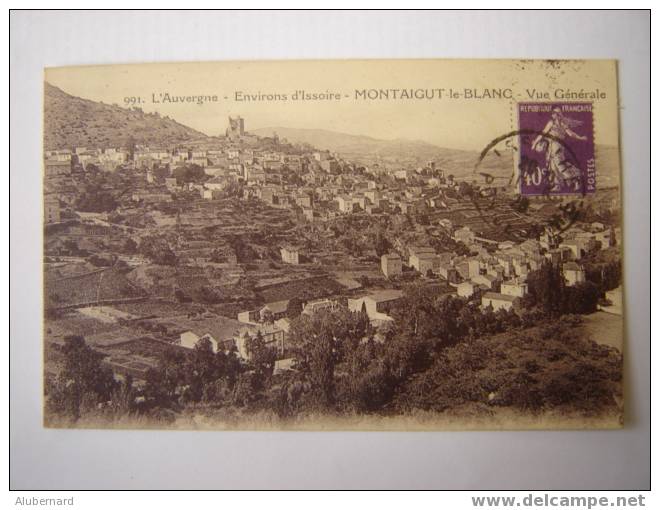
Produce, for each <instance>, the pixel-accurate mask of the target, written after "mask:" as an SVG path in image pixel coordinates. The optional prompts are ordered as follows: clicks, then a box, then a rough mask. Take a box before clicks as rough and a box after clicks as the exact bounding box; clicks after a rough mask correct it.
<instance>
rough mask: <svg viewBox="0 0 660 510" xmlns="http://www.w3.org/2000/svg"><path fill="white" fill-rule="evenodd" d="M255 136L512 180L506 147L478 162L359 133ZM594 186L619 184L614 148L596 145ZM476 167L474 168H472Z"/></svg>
mask: <svg viewBox="0 0 660 510" xmlns="http://www.w3.org/2000/svg"><path fill="white" fill-rule="evenodd" d="M251 132H252V133H254V134H256V135H259V136H271V135H272V134H273V132H276V133H277V134H278V135H279V136H280V137H281V138H286V139H287V140H288V141H289V142H292V143H305V144H309V145H311V146H313V147H316V148H317V149H321V150H329V151H331V152H335V153H337V154H339V155H340V156H342V157H343V158H346V159H348V160H352V161H357V162H361V163H363V164H367V165H369V164H373V163H374V162H376V161H381V162H385V163H390V164H392V165H393V167H395V168H396V167H397V166H406V165H412V166H417V165H422V164H425V163H426V162H427V161H431V160H432V161H435V162H436V165H437V166H438V167H439V168H441V169H443V170H444V172H445V174H446V175H449V174H453V175H454V176H455V177H456V178H458V179H466V180H476V181H477V182H479V183H480V184H481V183H482V182H484V174H488V175H489V176H491V177H493V178H494V179H495V180H494V184H499V185H505V184H507V183H509V182H510V181H511V179H512V173H513V153H512V152H511V151H509V150H502V149H501V148H499V150H498V151H490V152H489V153H488V154H487V155H486V156H485V158H484V160H483V161H481V163H480V164H479V165H478V167H476V166H477V163H478V161H479V152H478V151H467V150H458V149H447V148H444V147H439V146H437V145H433V144H431V143H427V142H422V141H419V140H403V139H397V140H380V139H376V138H371V137H369V136H362V135H350V134H347V133H339V132H336V131H330V130H326V129H294V128H286V127H271V128H262V129H254V130H252V131H251ZM596 160H597V165H598V168H597V186H600V187H605V186H617V185H618V183H619V159H618V150H617V148H616V147H610V146H603V145H597V146H596ZM475 167H476V168H475Z"/></svg>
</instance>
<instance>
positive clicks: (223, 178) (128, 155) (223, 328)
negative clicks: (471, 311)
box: [44, 117, 616, 360]
mask: <svg viewBox="0 0 660 510" xmlns="http://www.w3.org/2000/svg"><path fill="white" fill-rule="evenodd" d="M90 165H94V166H95V167H96V168H98V169H101V170H105V171H108V172H113V171H115V170H116V169H117V168H118V167H121V168H124V169H131V170H133V172H128V173H129V174H132V175H133V177H132V180H131V182H130V183H128V184H127V186H126V189H127V190H128V191H126V192H122V196H121V197H119V198H118V199H119V200H126V201H128V202H130V203H129V205H128V206H127V208H133V209H139V208H140V207H141V206H142V205H143V204H167V203H169V202H172V201H174V200H175V199H177V198H182V197H183V198H182V200H183V201H184V202H185V200H188V199H190V202H191V203H194V204H196V205H195V207H198V206H199V207H198V208H201V206H200V204H201V205H203V206H204V207H207V209H209V210H211V209H214V208H215V205H213V204H212V203H209V202H206V201H214V200H219V199H221V198H223V197H224V196H226V191H227V189H228V188H229V187H230V186H232V187H234V189H237V190H238V192H237V195H238V196H240V197H241V198H242V199H243V200H245V201H258V202H260V203H262V204H263V205H266V206H268V207H262V208H261V209H264V210H266V211H267V214H268V215H269V216H268V217H269V219H270V220H273V218H274V217H275V216H276V215H278V214H279V215H281V216H286V217H287V221H290V217H291V216H294V217H295V218H297V219H298V220H300V221H301V222H327V221H332V220H333V219H335V218H340V217H342V216H344V215H355V214H359V215H367V216H371V215H393V214H407V215H410V216H411V217H417V218H419V217H420V216H421V215H430V216H432V221H431V225H430V226H429V230H428V232H432V231H433V229H435V230H436V231H442V233H443V235H449V236H451V238H452V240H453V242H454V243H458V244H460V245H463V246H464V247H465V248H466V250H463V251H462V252H461V253H469V255H464V254H459V253H456V252H455V251H452V250H451V249H446V250H438V249H436V248H434V247H431V246H428V245H426V244H419V242H418V243H415V244H413V243H410V244H407V242H406V241H404V240H399V239H396V240H392V246H391V249H390V251H389V252H388V253H385V254H383V255H382V256H381V257H380V270H381V272H382V274H383V275H384V276H385V278H386V279H387V280H388V281H386V282H384V284H383V282H381V284H380V285H378V286H375V288H368V287H369V286H367V288H360V289H357V290H356V289H349V290H350V291H347V292H344V293H336V294H332V293H330V294H328V295H324V297H322V298H319V299H313V300H308V301H306V302H302V313H303V314H313V313H317V312H323V311H328V310H332V309H335V308H337V307H346V308H347V309H348V310H351V311H354V312H363V313H365V314H366V315H367V316H368V318H369V320H370V321H371V323H372V324H374V325H375V326H381V325H388V324H390V323H391V322H392V317H391V315H390V313H391V311H392V309H393V308H394V307H395V306H396V305H397V303H398V302H399V301H400V300H401V298H402V297H403V292H402V291H401V290H398V289H397V288H394V287H397V286H399V285H397V280H399V279H400V278H403V277H404V276H406V273H407V274H408V275H412V276H413V277H415V278H422V279H429V280H432V281H438V280H440V281H442V282H443V283H444V284H445V285H444V288H445V289H447V288H448V289H450V291H451V293H455V294H456V295H457V296H460V297H463V298H467V299H479V300H480V303H481V305H482V307H484V308H489V307H490V308H492V309H493V310H511V309H513V308H514V307H516V306H517V304H518V302H519V300H521V299H522V298H524V297H525V295H526V294H527V293H528V284H527V276H528V274H529V273H530V272H531V271H534V270H537V269H539V268H540V267H541V265H542V264H544V263H545V262H546V261H551V262H552V263H553V264H557V265H559V266H560V267H561V269H562V274H563V276H564V278H565V280H566V284H567V285H569V286H570V285H577V284H579V283H581V282H584V281H585V271H584V268H583V267H582V265H581V260H582V258H583V257H584V256H585V255H587V254H588V253H590V252H593V251H596V250H602V249H606V248H608V247H610V246H612V245H613V244H614V243H615V238H616V235H615V233H614V232H613V231H612V229H611V228H610V227H609V226H606V225H604V224H602V223H591V224H580V225H579V226H577V225H576V226H573V227H571V228H569V229H567V230H566V231H564V232H562V233H561V235H558V234H557V233H555V232H553V231H552V230H551V229H547V230H546V231H545V232H544V233H543V235H541V236H540V237H539V238H538V239H531V238H530V239H526V240H524V241H522V242H513V241H510V240H507V239H506V238H502V237H501V233H498V232H496V231H491V232H490V233H489V232H486V231H485V230H484V229H483V228H481V226H482V225H483V221H484V220H483V217H482V216H483V215H479V214H477V213H475V206H474V204H473V203H472V202H471V201H470V200H466V199H463V198H462V197H461V196H460V189H461V186H460V184H461V183H458V182H456V181H455V180H454V178H453V177H452V176H450V175H448V176H445V175H444V172H443V171H442V169H440V168H438V167H437V166H436V164H435V163H434V162H433V161H429V162H428V163H426V164H425V165H423V166H421V167H418V168H415V169H410V168H408V169H397V170H396V171H391V170H392V169H391V168H386V167H381V166H379V165H377V164H374V165H373V166H372V167H367V166H365V165H357V164H355V163H352V162H349V161H346V160H344V159H342V158H341V157H340V156H338V155H336V154H332V153H330V152H328V151H318V150H315V149H312V148H309V147H304V146H292V145H290V144H286V143H281V142H280V140H279V139H278V138H277V136H276V135H274V136H273V137H272V138H267V139H259V138H258V137H252V136H250V135H249V133H247V132H246V131H245V122H244V120H243V119H242V118H240V117H237V118H230V119H229V126H228V128H227V131H226V137H225V138H224V139H217V140H212V141H210V142H209V143H207V144H206V145H205V146H203V147H202V146H197V144H196V145H195V147H194V148H182V147H174V148H172V147H170V148H162V147H145V146H136V147H134V148H131V149H130V150H129V149H127V148H116V149H89V148H84V147H78V148H75V149H70V150H68V149H62V150H48V151H46V153H45V176H46V183H45V184H46V195H45V201H44V204H45V207H44V216H45V218H44V219H45V222H46V223H58V222H60V221H61V219H62V215H63V209H65V208H73V203H74V198H75V196H76V193H77V190H76V189H75V188H76V186H75V185H71V183H70V180H71V179H69V176H70V175H71V174H72V173H80V172H83V173H84V172H86V171H87V170H89V169H90ZM192 166H195V167H198V168H196V171H197V172H199V169H200V168H201V169H202V171H203V178H201V179H192V180H186V179H181V178H180V175H178V174H177V172H176V169H179V168H181V167H184V168H186V167H187V168H190V167H192ZM51 188H53V189H56V190H57V191H54V192H49V190H50V189H51ZM493 189H494V188H492V187H491V188H484V189H476V191H475V192H476V193H477V194H480V195H483V196H489V195H490V194H491V193H493ZM110 191H113V190H110ZM114 191H115V192H116V191H117V190H114ZM183 193H190V194H191V195H190V196H189V195H185V194H183ZM195 195H197V196H198V197H199V198H198V199H195ZM494 200H496V198H495V199H494ZM252 203H254V202H252ZM493 203H494V204H497V203H499V202H496V201H494V202H493ZM501 209H502V210H499V208H498V207H496V206H494V207H493V211H491V212H490V213H489V214H491V215H492V216H496V215H499V216H498V217H499V218H504V219H506V221H507V222H509V224H510V225H517V224H518V223H516V222H523V221H525V220H523V219H521V216H520V215H518V214H517V213H516V212H515V211H512V210H511V208H505V207H503V208H501ZM207 213H208V211H206V212H204V211H202V212H200V211H198V210H197V209H195V208H192V207H191V208H190V210H183V211H181V210H179V211H178V212H177V213H176V225H177V226H178V227H180V226H181V225H184V226H190V228H187V229H178V230H177V232H181V231H183V232H184V233H182V234H179V235H178V245H177V246H176V249H177V256H179V257H180V258H179V260H182V261H187V262H190V261H208V260H209V259H210V257H211V256H212V255H214V256H215V257H216V259H222V260H223V261H224V262H223V263H222V264H224V265H223V267H222V271H226V273H227V274H229V273H230V272H231V271H234V270H235V271H236V273H237V275H239V276H237V279H238V278H239V277H242V276H244V274H245V271H244V270H243V269H244V268H240V267H237V266H240V264H239V261H238V257H237V255H236V253H235V252H232V250H231V249H229V248H227V250H226V251H227V253H224V252H223V253H220V255H221V256H219V255H218V252H222V249H224V248H226V246H224V245H222V244H221V241H219V239H220V238H221V236H218V237H217V238H213V239H211V238H210V237H209V236H210V234H208V233H206V232H204V231H203V229H204V228H205V227H206V226H208V224H209V223H212V224H213V226H214V227H215V223H213V222H209V221H208V216H205V214H207ZM290 213H291V214H290ZM213 214H215V211H213ZM161 216H162V215H161ZM214 217H215V216H214ZM365 217H366V216H365ZM223 218H224V223H225V224H226V225H225V227H226V229H227V231H231V229H232V228H233V227H232V225H230V221H227V218H225V217H223ZM186 222H187V223H186ZM523 224H524V223H520V225H523ZM193 227H194V228H193ZM238 228H239V230H238V231H236V232H234V233H235V234H237V235H239V236H240V235H244V234H246V229H247V227H245V226H244V225H242V226H240V227H238ZM240 229H242V230H240ZM127 231H129V230H127ZM130 232H131V233H132V231H130ZM231 232H233V231H231ZM428 232H427V233H428ZM71 235H72V236H74V234H71ZM78 237H80V236H78ZM78 237H76V239H77V238H78ZM101 237H102V236H101ZM107 237H108V236H105V237H104V239H106V240H107ZM287 239H288V238H287V237H286V235H282V236H281V237H280V238H279V240H278V241H277V249H278V250H279V256H280V259H281V262H282V263H283V264H285V266H280V267H279V268H277V270H278V271H282V272H286V271H302V270H304V269H305V264H306V262H308V261H309V259H308V257H307V256H306V254H305V253H304V250H303V249H302V248H301V247H300V246H296V245H293V244H291V242H290V241H288V240H287ZM120 241H121V242H123V241H125V239H121V240H120ZM118 242H119V241H118ZM184 255H185V257H184ZM332 256H334V255H333V254H330V255H329V257H332ZM138 263H140V264H141V263H145V262H144V260H143V259H140V260H139V261H138ZM218 264H220V263H218ZM369 264H373V260H370V261H369ZM191 265H192V264H191ZM200 265H202V264H201V263H200ZM294 266H301V267H294ZM374 269H375V268H374ZM383 287H391V288H383ZM452 289H453V290H452ZM252 290H254V289H252ZM254 302H257V303H258V302H263V301H261V300H260V301H252V303H254ZM289 305H290V301H289V300H287V299H279V300H276V301H270V302H267V303H265V304H264V305H263V306H259V307H255V308H254V309H249V310H243V311H241V312H239V313H237V314H236V315H234V314H233V313H232V314H227V315H231V317H224V316H220V315H217V314H216V315H212V316H200V317H196V318H188V317H183V318H181V317H178V318H176V319H175V318H172V320H171V321H170V322H172V327H171V328H170V330H168V331H169V333H168V334H169V337H168V338H176V344H177V345H179V346H180V347H182V348H193V347H194V346H195V345H197V343H198V342H199V341H200V340H202V339H206V340H208V341H209V342H210V343H211V345H212V348H213V350H214V351H216V352H217V351H218V350H225V349H230V348H232V349H235V350H236V352H237V353H238V355H239V356H240V357H241V358H242V359H244V360H249V359H250V352H249V349H248V347H247V345H248V340H249V339H250V338H254V337H256V336H257V335H260V336H261V338H263V339H264V341H265V343H266V344H267V345H269V346H272V348H273V349H275V350H276V351H277V355H278V358H280V359H286V358H287V357H289V356H290V350H289V348H288V345H287V337H288V333H289V326H290V317H289V312H290V310H289ZM234 317H235V318H234Z"/></svg>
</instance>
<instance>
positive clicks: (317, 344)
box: [289, 308, 370, 410]
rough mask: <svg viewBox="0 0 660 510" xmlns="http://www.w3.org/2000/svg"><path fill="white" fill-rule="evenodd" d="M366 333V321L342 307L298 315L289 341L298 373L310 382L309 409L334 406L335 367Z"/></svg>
mask: <svg viewBox="0 0 660 510" xmlns="http://www.w3.org/2000/svg"><path fill="white" fill-rule="evenodd" d="M369 334H370V325H369V322H368V320H365V318H364V316H363V315H362V314H360V313H354V312H351V311H349V310H348V309H344V308H339V309H336V310H332V311H330V312H327V313H317V314H313V315H312V316H307V315H301V316H300V317H298V318H297V319H296V320H294V321H293V322H292V323H291V329H290V330H289V341H290V343H291V346H292V348H293V350H294V354H295V357H296V359H297V360H298V362H299V367H300V371H301V372H302V375H303V376H304V377H305V378H306V380H308V381H309V383H310V402H309V404H310V405H311V407H313V408H315V409H326V410H327V409H330V408H332V407H333V406H334V404H335V396H336V395H335V367H336V365H337V363H338V362H340V361H341V359H342V358H343V357H344V356H345V354H346V352H349V351H350V350H351V349H353V348H355V347H356V346H357V345H358V344H359V342H360V341H361V340H362V339H363V338H365V337H367V336H368V335H369Z"/></svg>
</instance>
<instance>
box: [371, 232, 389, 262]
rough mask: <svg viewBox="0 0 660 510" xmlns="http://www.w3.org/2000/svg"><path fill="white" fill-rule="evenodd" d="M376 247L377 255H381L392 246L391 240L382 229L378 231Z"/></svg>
mask: <svg viewBox="0 0 660 510" xmlns="http://www.w3.org/2000/svg"><path fill="white" fill-rule="evenodd" d="M374 248H375V250H376V255H378V256H379V257H381V256H382V255H385V254H386V253H387V252H389V250H390V248H391V244H390V242H389V241H388V240H387V238H386V237H385V236H384V235H383V233H382V232H381V231H380V230H379V231H378V232H377V233H376V242H375V246H374Z"/></svg>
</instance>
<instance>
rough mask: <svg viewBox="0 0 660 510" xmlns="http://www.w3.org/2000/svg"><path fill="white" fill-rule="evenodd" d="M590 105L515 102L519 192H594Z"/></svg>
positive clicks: (553, 193)
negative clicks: (518, 149) (518, 153)
mask: <svg viewBox="0 0 660 510" xmlns="http://www.w3.org/2000/svg"><path fill="white" fill-rule="evenodd" d="M593 125H594V119H593V105H592V103H519V104H518V131H519V133H520V135H519V136H520V140H519V143H520V161H519V166H518V168H519V170H520V174H519V176H520V193H521V194H522V195H529V196H538V195H584V194H587V193H594V192H595V191H596V159H595V154H594V139H593Z"/></svg>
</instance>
